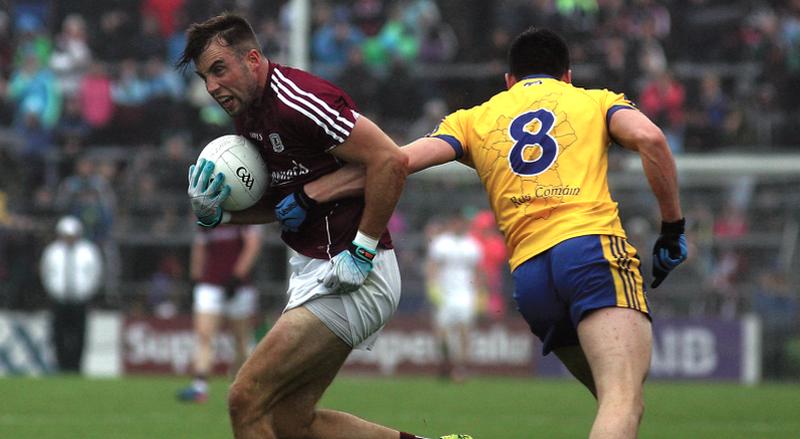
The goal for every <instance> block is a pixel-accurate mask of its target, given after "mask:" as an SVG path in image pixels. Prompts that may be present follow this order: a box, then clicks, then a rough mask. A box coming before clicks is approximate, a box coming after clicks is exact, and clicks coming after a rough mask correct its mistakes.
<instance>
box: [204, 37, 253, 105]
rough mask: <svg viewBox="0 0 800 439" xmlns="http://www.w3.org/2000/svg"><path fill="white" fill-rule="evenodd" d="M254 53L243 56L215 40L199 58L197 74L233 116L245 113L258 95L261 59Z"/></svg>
mask: <svg viewBox="0 0 800 439" xmlns="http://www.w3.org/2000/svg"><path fill="white" fill-rule="evenodd" d="M251 56H252V54H247V55H244V56H241V55H239V54H238V53H236V50H235V49H234V48H232V47H229V46H222V45H220V44H219V42H218V41H216V40H215V41H212V42H211V44H209V46H208V47H207V48H206V50H205V51H204V52H203V53H202V54H201V55H200V56H199V57H198V59H197V74H198V75H200V77H201V78H203V81H205V83H206V91H208V94H210V95H211V97H213V98H214V99H215V100H216V101H217V103H218V104H219V105H220V107H222V109H223V110H225V112H227V113H228V115H230V116H236V115H238V114H241V113H242V112H243V111H245V110H247V108H248V107H250V105H251V104H252V103H253V101H255V100H256V98H257V94H258V78H257V75H256V68H255V67H256V66H257V61H258V60H257V59H256V60H253V59H250V58H251Z"/></svg>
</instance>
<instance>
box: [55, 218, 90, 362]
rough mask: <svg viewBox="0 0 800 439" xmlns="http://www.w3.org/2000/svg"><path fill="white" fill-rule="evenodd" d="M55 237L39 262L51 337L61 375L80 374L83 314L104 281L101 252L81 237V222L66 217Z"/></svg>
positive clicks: (60, 223) (83, 325)
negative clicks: (49, 311) (47, 300)
mask: <svg viewBox="0 0 800 439" xmlns="http://www.w3.org/2000/svg"><path fill="white" fill-rule="evenodd" d="M56 233H57V234H58V238H57V239H56V240H55V241H54V242H52V243H51V244H50V245H48V246H47V247H46V248H45V250H44V253H43V254H42V260H41V266H40V269H41V277H42V284H44V287H45V290H46V291H47V294H48V295H49V296H50V299H51V301H52V303H53V305H52V313H53V314H52V319H53V321H52V329H51V332H50V333H51V336H52V338H53V345H54V346H55V349H56V358H57V359H58V367H59V370H60V371H61V372H74V373H79V372H80V370H81V361H82V355H83V345H84V338H85V337H86V311H87V306H88V303H89V301H90V300H91V299H92V297H93V296H94V295H95V294H96V293H97V291H98V289H99V288H100V285H101V281H102V278H103V258H102V256H101V254H100V249H99V248H97V246H96V245H95V244H94V243H92V242H91V241H89V240H87V239H84V238H83V227H82V226H81V222H80V221H79V220H78V219H77V218H75V217H73V216H65V217H63V218H61V219H60V220H59V221H58V224H57V225H56Z"/></svg>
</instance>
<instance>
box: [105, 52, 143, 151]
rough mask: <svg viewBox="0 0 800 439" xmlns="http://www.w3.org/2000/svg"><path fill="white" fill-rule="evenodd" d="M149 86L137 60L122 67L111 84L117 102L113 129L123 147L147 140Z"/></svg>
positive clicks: (121, 64)
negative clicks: (122, 134) (124, 144)
mask: <svg viewBox="0 0 800 439" xmlns="http://www.w3.org/2000/svg"><path fill="white" fill-rule="evenodd" d="M148 91H149V90H148V87H147V82H145V80H144V78H143V77H142V74H141V72H140V66H139V64H138V63H137V62H136V60H134V59H133V58H126V59H125V60H124V61H122V63H120V66H119V73H118V75H117V77H116V79H115V80H114V81H113V82H112V84H111V99H112V101H113V102H114V119H113V122H112V123H113V126H114V130H115V131H116V132H117V133H120V132H122V133H125V135H124V136H120V135H119V134H118V135H117V138H116V139H115V140H117V141H118V142H119V143H126V144H130V143H135V142H139V141H141V140H142V139H144V138H145V137H147V135H148V134H150V133H149V132H148V130H150V128H151V127H147V118H146V114H147V108H146V104H147V97H148Z"/></svg>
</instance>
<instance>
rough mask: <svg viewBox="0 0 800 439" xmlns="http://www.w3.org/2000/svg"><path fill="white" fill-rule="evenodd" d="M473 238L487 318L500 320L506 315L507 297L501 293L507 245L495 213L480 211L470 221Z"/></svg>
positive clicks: (506, 261)
mask: <svg viewBox="0 0 800 439" xmlns="http://www.w3.org/2000/svg"><path fill="white" fill-rule="evenodd" d="M470 233H471V234H472V237H473V238H475V240H477V241H478V244H479V245H480V247H481V255H482V257H481V261H480V265H479V270H480V271H481V272H482V273H483V276H484V279H485V283H486V290H487V302H486V314H487V315H488V317H489V318H490V319H493V320H502V319H503V318H504V317H505V315H506V310H507V308H508V305H507V303H508V301H509V300H510V299H511V295H510V294H508V295H507V294H505V292H504V290H503V281H504V273H506V272H507V271H508V270H507V269H506V267H507V265H506V264H507V263H508V257H507V254H506V243H505V240H504V239H503V235H502V234H501V233H500V231H499V230H498V229H497V223H496V222H495V220H494V214H493V213H492V212H491V211H489V210H482V211H480V212H478V213H477V214H476V215H475V216H474V217H473V218H472V225H471V232H470Z"/></svg>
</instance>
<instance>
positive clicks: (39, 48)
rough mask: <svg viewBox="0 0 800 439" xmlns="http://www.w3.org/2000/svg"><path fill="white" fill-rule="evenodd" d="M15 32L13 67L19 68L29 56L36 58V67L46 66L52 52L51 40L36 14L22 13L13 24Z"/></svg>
mask: <svg viewBox="0 0 800 439" xmlns="http://www.w3.org/2000/svg"><path fill="white" fill-rule="evenodd" d="M14 28H15V29H16V31H17V41H16V46H17V47H16V51H15V52H14V65H15V66H20V65H21V64H24V63H25V62H26V59H27V58H28V57H29V56H31V55H32V56H34V57H36V61H37V62H38V65H42V66H46V65H47V63H48V62H49V61H50V53H51V52H52V50H53V43H52V41H51V38H50V37H49V36H48V35H47V34H46V29H45V28H44V23H42V18H41V17H40V16H38V15H36V14H33V13H28V12H23V13H21V14H18V15H17V17H16V20H15V22H14Z"/></svg>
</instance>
